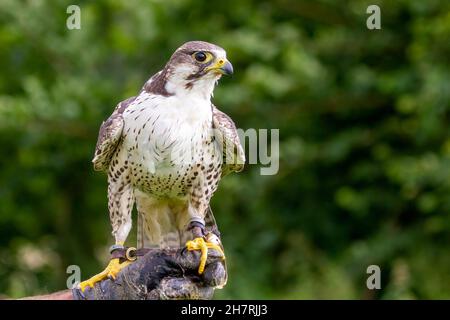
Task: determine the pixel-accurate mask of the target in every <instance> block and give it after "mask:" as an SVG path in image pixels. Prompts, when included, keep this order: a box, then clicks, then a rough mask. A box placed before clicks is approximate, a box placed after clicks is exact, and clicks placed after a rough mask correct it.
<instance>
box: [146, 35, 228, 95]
mask: <svg viewBox="0 0 450 320" xmlns="http://www.w3.org/2000/svg"><path fill="white" fill-rule="evenodd" d="M226 56H227V55H226V52H225V50H224V49H222V48H221V47H219V46H216V45H214V44H211V43H208V42H204V41H190V42H186V43H185V44H183V45H182V46H181V47H179V48H178V49H177V50H176V51H175V52H174V53H173V55H172V57H171V58H170V60H169V62H168V63H167V64H166V66H165V67H164V69H163V70H162V71H161V72H159V73H158V74H156V75H155V76H154V77H153V78H152V79H150V80H149V82H148V83H147V84H146V90H147V91H151V92H154V93H158V94H163V95H166V96H169V95H174V94H175V95H179V94H180V95H185V94H197V95H200V96H204V97H205V98H209V97H210V96H211V95H212V91H213V89H214V85H215V84H216V83H217V81H218V80H219V79H220V77H221V76H222V75H223V74H226V75H230V74H232V73H233V66H232V65H231V63H230V62H229V61H228V60H227V57H226ZM157 91H159V92H157ZM164 91H165V92H164Z"/></svg>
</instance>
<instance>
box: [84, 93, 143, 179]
mask: <svg viewBox="0 0 450 320" xmlns="http://www.w3.org/2000/svg"><path fill="white" fill-rule="evenodd" d="M135 99H136V97H132V98H129V99H127V100H125V101H122V102H120V103H119V104H118V105H117V107H116V108H115V109H114V112H113V113H112V115H111V116H110V117H109V118H108V119H107V120H106V121H104V122H103V123H102V125H101V127H100V131H99V133H98V138H97V145H96V147H95V154H94V159H93V160H92V163H93V165H94V170H96V171H107V170H108V168H109V164H110V162H111V158H112V157H113V155H114V152H115V151H116V149H117V147H118V146H119V144H120V141H121V139H122V130H123V124H124V122H123V117H122V114H123V111H124V110H125V109H126V107H127V106H128V105H130V103H132V102H133V101H134V100H135Z"/></svg>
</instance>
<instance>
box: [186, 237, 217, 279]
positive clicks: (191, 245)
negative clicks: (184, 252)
mask: <svg viewBox="0 0 450 320" xmlns="http://www.w3.org/2000/svg"><path fill="white" fill-rule="evenodd" d="M186 248H187V249H188V250H189V251H193V250H200V251H201V252H202V255H201V257H200V265H199V266H198V274H202V273H203V271H205V266H206V260H207V259H208V249H214V250H217V251H218V252H219V253H220V254H221V255H222V259H225V254H224V253H223V250H222V248H221V247H220V246H219V245H218V244H215V243H212V242H206V241H205V239H203V238H195V239H194V240H191V241H188V242H186Z"/></svg>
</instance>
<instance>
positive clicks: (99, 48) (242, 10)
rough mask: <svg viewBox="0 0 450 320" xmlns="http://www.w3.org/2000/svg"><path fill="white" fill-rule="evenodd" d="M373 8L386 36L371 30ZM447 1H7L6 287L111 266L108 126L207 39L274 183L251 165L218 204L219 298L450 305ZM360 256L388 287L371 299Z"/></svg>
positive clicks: (32, 285) (51, 281) (1, 88)
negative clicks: (256, 135)
mask: <svg viewBox="0 0 450 320" xmlns="http://www.w3.org/2000/svg"><path fill="white" fill-rule="evenodd" d="M69 4H78V5H79V6H80V7H81V30H73V31H69V30H67V28H66V19H67V17H68V15H67V14H66V8H67V6H68V5H69ZM370 4H378V5H379V6H380V7H381V19H382V20H381V22H382V29H381V30H375V31H370V30H368V29H367V28H366V19H367V17H368V14H366V8H367V6H368V5H370ZM449 4H450V2H449V1H445V0H443V1H436V0H431V1H424V0H411V1H406V0H402V1H356V0H352V1H327V0H322V1H295V0H276V1H271V2H264V1H259V0H254V1H251V0H248V1H242V0H231V1H198V0H177V1H149V0H142V1H138V0H127V1H113V0H103V1H79V2H78V3H77V2H75V3H74V1H38V0H35V1H15V0H2V1H1V2H0V23H1V24H0V70H1V71H0V72H1V77H0V152H1V157H0V293H2V294H4V295H7V296H10V297H20V296H23V295H31V294H38V293H45V292H52V291H55V290H58V289H63V288H65V282H66V278H67V275H66V273H65V272H66V267H67V266H68V265H71V264H77V265H79V266H80V267H81V270H82V277H83V278H87V277H88V276H90V275H92V274H93V273H96V272H98V271H100V270H101V269H102V268H103V267H104V265H105V264H106V262H107V248H108V247H109V245H110V244H111V243H112V241H113V240H112V237H111V234H110V231H111V230H110V225H109V218H108V214H107V205H106V186H107V185H106V176H105V175H104V174H102V173H97V172H94V171H93V169H92V167H91V163H90V160H91V157H92V154H93V150H94V146H95V142H96V138H97V131H98V128H99V126H100V124H101V121H102V120H104V119H105V118H106V117H107V116H108V115H109V114H110V113H111V112H112V110H113V108H114V107H115V105H116V104H117V102H119V101H121V100H123V99H125V98H127V97H129V96H132V95H135V94H136V92H138V91H139V89H140V88H141V86H142V84H143V83H144V82H145V81H146V80H147V79H148V78H149V77H150V76H151V75H152V74H153V73H155V72H156V71H158V70H159V69H161V68H162V67H163V65H164V64H165V63H166V61H167V60H168V58H169V57H170V54H171V53H172V52H173V51H174V50H175V49H176V48H177V47H179V46H180V45H181V44H182V43H184V42H186V41H188V40H206V41H210V42H214V43H217V44H219V45H221V46H222V47H224V48H225V49H226V50H227V52H228V57H229V59H230V60H231V61H232V63H233V65H234V68H235V75H234V76H233V77H232V78H224V79H222V80H221V82H220V85H219V87H217V88H216V90H215V97H214V102H215V103H216V104H217V105H218V106H220V107H221V109H222V110H223V111H225V112H226V113H228V114H229V115H231V116H232V118H233V119H234V120H235V122H236V123H237V125H238V127H240V128H244V129H248V128H256V129H259V128H268V129H271V128H277V129H280V170H279V173H278V174H277V175H274V176H261V175H260V174H259V169H260V166H258V165H249V166H247V168H246V170H245V171H244V172H243V173H241V174H235V175H232V176H229V177H227V178H226V179H224V180H223V181H222V183H221V185H220V188H219V191H218V192H217V194H216V195H215V197H214V199H213V203H212V206H213V209H214V211H215V214H216V218H217V220H218V223H219V226H220V229H221V231H222V232H223V242H224V245H225V248H226V252H227V257H228V263H229V272H230V277H229V283H228V285H227V287H226V288H225V289H224V290H222V291H218V292H217V294H216V297H217V298H275V299H285V298H287V299H298V298H300V299H303V298H311V299H316V298H332V299H333V298H343V299H353V298H369V299H372V298H385V299H386V298H395V299H397V298H402V299H404V298H447V299H448V298H450V249H449V248H450V247H449V244H450V241H449V240H450V179H449V178H450V127H449V116H450V104H449V100H450V99H449V96H450V81H449V80H450V74H449V57H450V45H449V43H450V42H449V39H450V10H449V9H450V6H449ZM371 264H377V265H379V266H380V267H381V271H382V290H379V291H369V290H367V288H366V278H367V274H366V268H367V267H368V266H369V265H371Z"/></svg>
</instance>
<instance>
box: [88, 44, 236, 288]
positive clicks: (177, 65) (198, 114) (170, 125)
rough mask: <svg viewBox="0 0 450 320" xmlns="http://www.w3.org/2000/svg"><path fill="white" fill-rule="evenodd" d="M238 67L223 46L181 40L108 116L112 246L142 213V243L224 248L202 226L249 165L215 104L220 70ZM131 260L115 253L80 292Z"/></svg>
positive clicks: (104, 138)
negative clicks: (224, 188) (225, 188)
mask: <svg viewBox="0 0 450 320" xmlns="http://www.w3.org/2000/svg"><path fill="white" fill-rule="evenodd" d="M232 73H233V67H232V65H231V63H230V62H229V61H228V60H227V58H226V52H225V50H224V49H222V48H221V47H219V46H217V45H214V44H211V43H208V42H203V41H190V42H187V43H185V44H183V45H182V46H181V47H180V48H178V49H177V50H176V51H175V52H174V53H173V55H172V56H171V58H170V60H169V62H168V63H167V64H166V65H165V67H164V68H163V69H162V70H161V71H159V72H158V73H156V74H155V75H154V76H152V77H151V78H150V79H149V80H148V81H147V82H146V83H145V85H144V86H143V88H142V90H141V91H140V93H139V94H138V95H137V96H135V97H132V98H129V99H127V100H125V101H122V102H120V103H119V104H118V105H117V107H116V108H115V110H114V112H113V113H112V115H111V116H110V117H109V118H108V119H107V120H106V121H105V122H103V124H102V126H101V128H100V132H99V136H98V141H97V146H96V150H95V155H94V159H93V160H92V162H93V165H94V169H95V170H97V171H105V172H107V173H108V209H109V214H110V220H111V225H112V230H113V231H112V234H113V236H114V237H115V245H113V246H112V247H111V250H112V251H113V250H115V249H117V248H122V249H123V248H124V243H125V241H126V239H127V237H128V234H129V232H130V230H131V226H132V218H131V212H132V209H133V206H134V203H136V208H137V211H138V247H152V248H180V247H184V246H185V245H186V246H187V248H188V250H201V252H202V255H201V260H200V261H201V263H200V266H199V270H198V272H199V273H202V272H203V268H204V263H205V261H206V255H207V251H208V248H214V249H216V250H218V251H220V253H221V254H223V252H222V251H221V250H220V247H219V246H218V245H217V242H216V241H214V238H213V237H210V234H206V232H205V217H206V218H208V217H207V214H208V212H209V210H210V209H209V202H210V199H211V197H212V196H213V194H214V192H215V191H216V189H217V186H218V183H219V181H220V179H221V178H222V177H223V176H225V175H226V174H228V173H230V172H239V171H241V170H242V169H243V167H244V163H245V154H244V151H243V148H242V146H241V144H240V141H239V137H238V134H237V131H236V127H235V125H234V123H233V121H232V120H231V119H230V117H228V116H227V115H226V114H225V113H223V112H221V111H220V110H219V109H218V108H217V107H216V106H214V105H213V104H212V102H211V97H212V95H213V90H214V87H215V85H216V84H217V82H218V80H219V79H220V77H221V76H222V75H229V74H232ZM129 263H131V262H130V261H125V262H122V263H121V260H119V259H118V258H116V259H114V258H113V259H111V261H110V263H109V264H108V266H107V267H106V269H105V270H104V271H103V272H101V273H100V274H98V275H96V276H94V277H92V278H91V279H89V280H86V281H83V282H82V283H81V284H80V287H81V289H82V290H84V289H85V288H86V287H88V286H93V285H94V284H95V283H96V282H98V281H101V280H103V279H105V278H107V277H109V278H113V279H115V277H116V275H117V273H118V272H119V271H120V270H121V269H122V268H123V267H125V266H126V265H127V264H129Z"/></svg>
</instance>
